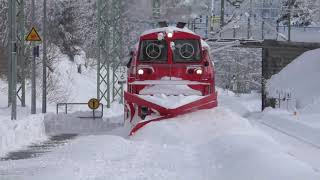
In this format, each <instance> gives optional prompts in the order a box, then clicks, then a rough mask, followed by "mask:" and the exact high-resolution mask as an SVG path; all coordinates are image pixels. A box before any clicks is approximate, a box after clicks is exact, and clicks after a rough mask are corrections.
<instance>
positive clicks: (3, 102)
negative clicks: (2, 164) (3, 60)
mask: <svg viewBox="0 0 320 180" xmlns="http://www.w3.org/2000/svg"><path fill="white" fill-rule="evenodd" d="M17 111H18V119H17V120H14V121H12V120H11V115H10V112H11V108H8V107H7V83H6V82H4V81H2V80H0V157H2V156H4V155H5V154H6V153H8V152H10V151H14V150H17V149H19V148H21V147H23V146H27V145H29V144H30V143H33V142H37V141H43V140H45V139H47V137H46V135H45V130H44V122H43V119H44V116H43V115H42V114H39V115H30V109H29V108H21V107H18V109H17Z"/></svg>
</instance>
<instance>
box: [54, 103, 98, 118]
mask: <svg viewBox="0 0 320 180" xmlns="http://www.w3.org/2000/svg"><path fill="white" fill-rule="evenodd" d="M87 104H88V103H57V106H56V113H57V114H59V107H60V106H64V107H65V111H64V113H65V114H68V105H87ZM99 107H100V108H101V111H99V112H101V115H100V116H96V112H97V110H94V109H93V110H92V116H78V117H79V118H94V119H95V118H102V117H103V104H102V103H99Z"/></svg>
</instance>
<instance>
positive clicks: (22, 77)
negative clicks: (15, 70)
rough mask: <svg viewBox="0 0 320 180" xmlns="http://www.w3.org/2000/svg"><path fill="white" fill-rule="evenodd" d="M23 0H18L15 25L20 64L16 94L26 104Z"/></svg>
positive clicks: (23, 104) (23, 105)
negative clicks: (16, 25)
mask: <svg viewBox="0 0 320 180" xmlns="http://www.w3.org/2000/svg"><path fill="white" fill-rule="evenodd" d="M24 1H25V0H20V1H19V0H18V1H17V2H18V7H19V8H18V9H19V11H18V12H17V18H18V27H17V33H18V34H17V40H18V43H17V44H18V47H19V48H18V49H19V50H18V57H17V58H18V60H17V62H18V64H20V65H19V66H20V68H19V74H20V76H19V77H20V83H21V85H20V87H19V88H18V92H17V96H18V98H19V99H20V101H21V106H22V107H25V106H26V83H25V82H26V70H25V65H26V64H25V63H26V57H25V12H24V5H25V2H24ZM19 91H21V97H20V96H19Z"/></svg>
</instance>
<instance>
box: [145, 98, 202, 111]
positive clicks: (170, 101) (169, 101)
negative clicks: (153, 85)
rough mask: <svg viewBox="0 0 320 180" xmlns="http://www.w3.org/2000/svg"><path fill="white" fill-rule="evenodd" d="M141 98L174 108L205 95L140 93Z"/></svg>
mask: <svg viewBox="0 0 320 180" xmlns="http://www.w3.org/2000/svg"><path fill="white" fill-rule="evenodd" d="M139 97H140V98H142V99H145V100H147V101H149V102H152V103H155V104H158V105H160V106H162V107H166V108H170V109H174V108H177V107H180V106H183V105H185V104H188V103H191V102H193V101H196V100H199V99H201V98H203V97H204V96H198V95H190V96H184V95H179V96H167V95H165V94H156V95H153V96H149V95H139Z"/></svg>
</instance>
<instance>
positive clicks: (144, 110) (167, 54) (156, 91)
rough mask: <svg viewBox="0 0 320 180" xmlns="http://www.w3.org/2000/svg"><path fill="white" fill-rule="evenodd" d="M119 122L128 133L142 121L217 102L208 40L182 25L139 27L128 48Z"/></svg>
mask: <svg viewBox="0 0 320 180" xmlns="http://www.w3.org/2000/svg"><path fill="white" fill-rule="evenodd" d="M131 55H132V56H131V59H130V61H129V63H128V64H127V66H128V79H127V82H128V83H127V91H125V92H124V100H125V113H124V114H125V123H126V124H128V125H129V127H130V131H131V132H130V135H132V134H134V133H135V132H137V131H138V130H139V129H140V128H142V127H143V126H144V125H146V124H148V123H150V122H154V121H161V120H166V119H170V118H173V117H176V116H179V115H183V114H186V113H190V112H194V111H197V110H200V109H210V108H214V107H216V106H217V92H216V90H215V79H214V64H213V63H212V60H211V59H210V56H209V46H208V45H207V43H206V42H205V41H203V40H202V39H201V37H200V36H199V35H197V34H195V33H194V32H192V31H190V30H188V29H186V28H184V27H181V26H180V27H162V28H156V29H152V30H149V31H146V32H144V33H143V34H142V35H141V36H140V40H139V43H138V44H137V45H136V46H135V49H134V51H132V52H131Z"/></svg>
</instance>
